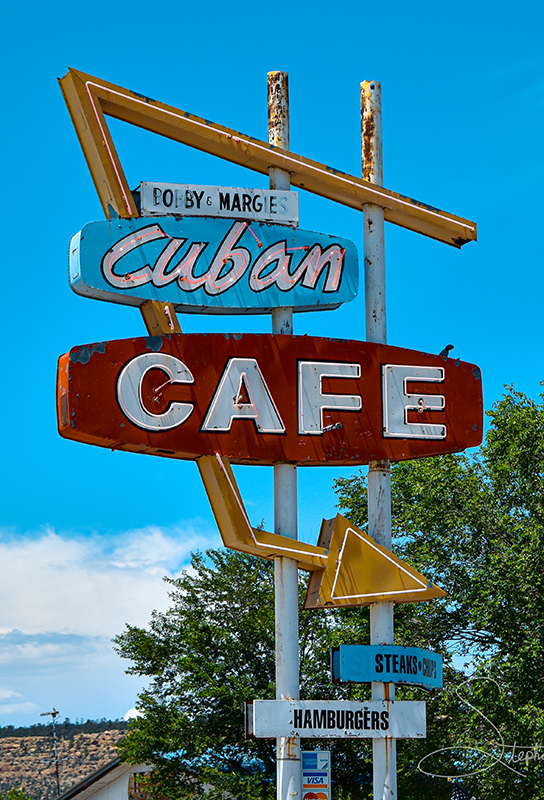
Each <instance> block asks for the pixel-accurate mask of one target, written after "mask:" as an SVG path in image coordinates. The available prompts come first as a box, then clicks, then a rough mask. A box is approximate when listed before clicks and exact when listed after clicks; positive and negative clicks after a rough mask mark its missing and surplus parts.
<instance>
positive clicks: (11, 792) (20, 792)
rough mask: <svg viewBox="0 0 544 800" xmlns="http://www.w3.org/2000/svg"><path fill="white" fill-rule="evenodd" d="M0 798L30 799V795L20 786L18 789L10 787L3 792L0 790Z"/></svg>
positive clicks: (9, 799) (8, 799)
mask: <svg viewBox="0 0 544 800" xmlns="http://www.w3.org/2000/svg"><path fill="white" fill-rule="evenodd" d="M0 800H31V797H30V796H29V795H28V794H26V793H25V790H24V789H23V788H22V787H21V788H20V789H15V788H14V787H12V788H11V789H8V791H7V792H6V793H5V794H2V793H1V792H0Z"/></svg>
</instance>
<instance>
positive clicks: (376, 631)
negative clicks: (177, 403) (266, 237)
mask: <svg viewBox="0 0 544 800" xmlns="http://www.w3.org/2000/svg"><path fill="white" fill-rule="evenodd" d="M381 128H382V110H381V86H380V84H379V82H378V81H363V83H361V143H362V161H363V178H364V179H365V180H367V181H371V182H372V183H376V184H377V185H379V186H383V166H382V130H381ZM363 217H364V261H365V305H366V308H365V316H366V338H367V341H369V342H380V343H382V344H386V342H387V326H386V308H385V253H384V212H383V208H380V207H379V206H375V205H371V204H368V205H365V206H363ZM368 532H369V534H370V535H371V536H372V537H373V538H374V539H375V540H376V541H377V542H378V543H379V544H382V545H384V546H385V547H387V548H390V547H391V464H390V462H389V461H371V462H370V464H369V465H368ZM370 643H371V644H393V643H394V628H393V603H373V604H372V605H371V606H370ZM372 699H373V700H394V699H395V684H394V683H377V682H373V683H372ZM372 767H373V798H374V800H397V748H396V741H395V740H394V739H373V740H372Z"/></svg>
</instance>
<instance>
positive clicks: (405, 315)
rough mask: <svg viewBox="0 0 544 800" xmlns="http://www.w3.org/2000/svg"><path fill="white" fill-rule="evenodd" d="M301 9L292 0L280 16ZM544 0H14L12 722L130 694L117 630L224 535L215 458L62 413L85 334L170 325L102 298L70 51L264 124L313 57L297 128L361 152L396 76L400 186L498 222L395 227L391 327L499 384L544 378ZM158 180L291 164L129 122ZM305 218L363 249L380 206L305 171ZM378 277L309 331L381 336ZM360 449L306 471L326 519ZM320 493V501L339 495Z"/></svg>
mask: <svg viewBox="0 0 544 800" xmlns="http://www.w3.org/2000/svg"><path fill="white" fill-rule="evenodd" d="M281 10H283V11H284V12H285V14H284V16H283V17H280V16H279V14H280V12H281ZM543 17H544V13H543V7H542V5H541V4H540V3H534V2H529V3H524V4H521V5H518V6H517V7H516V9H515V13H513V12H512V7H511V5H510V4H506V3H505V2H497V3H495V4H493V5H492V6H490V5H489V4H488V3H482V2H471V3H468V2H464V1H461V2H457V3H455V4H436V3H430V2H421V3H418V4H409V3H405V2H397V1H396V0H392V2H384V3H382V4H380V5H375V4H373V5H372V6H371V5H370V4H369V5H366V4H364V3H362V2H360V3H356V2H351V0H348V2H342V3H337V4H330V3H325V2H322V1H321V0H317V2H312V3H309V2H299V3H294V4H291V6H289V7H286V6H285V7H282V6H278V7H275V8H274V11H272V10H271V8H270V7H268V6H262V5H260V4H253V3H249V2H247V0H239V1H238V2H237V3H235V4H227V3H222V2H216V0H208V2H207V3H205V4H196V3H186V2H178V3H176V4H172V3H165V2H162V1H161V0H158V1H156V2H154V3H153V4H152V5H151V4H149V5H148V4H145V3H143V2H141V0H137V1H136V2H134V3H132V4H111V3H105V2H102V0H98V2H95V3H93V4H92V6H88V5H79V6H78V5H75V4H72V5H68V4H60V3H58V2H52V3H48V4H42V3H37V2H30V3H27V4H26V5H25V7H24V10H23V11H21V10H16V9H15V7H14V6H13V5H11V6H10V7H9V8H8V9H7V10H6V11H5V12H4V23H5V24H4V33H3V41H2V47H1V48H0V60H1V64H2V75H3V76H4V90H3V98H4V119H5V124H4V126H3V130H2V133H1V136H2V152H3V155H4V159H3V168H2V178H3V192H2V196H3V198H4V209H5V211H6V212H7V225H6V226H5V227H4V236H3V288H4V292H3V297H4V303H3V308H4V319H3V331H4V336H3V340H4V343H5V350H4V363H5V368H4V370H3V372H2V395H1V396H2V406H3V416H4V420H5V423H4V430H3V437H2V438H3V445H4V447H3V450H4V462H3V463H4V468H3V471H2V481H1V482H0V493H1V498H0V500H1V502H0V551H1V554H2V564H3V570H2V573H3V579H2V584H1V588H0V665H1V671H0V724H3V725H6V724H32V723H35V722H38V721H40V718H39V712H40V711H44V710H49V708H50V707H51V706H53V705H54V706H55V707H56V708H58V709H59V710H60V711H61V715H62V716H63V717H64V716H69V717H71V718H72V719H75V718H76V717H79V718H87V717H91V718H96V717H103V716H104V717H119V716H123V714H124V713H125V712H126V711H127V709H129V708H130V707H131V706H133V705H134V699H135V693H136V691H137V688H138V686H139V684H138V681H137V680H136V679H135V678H129V677H127V676H125V675H124V674H123V669H124V664H123V663H122V662H120V660H119V659H118V658H117V656H115V655H114V654H113V653H112V651H111V646H110V639H111V637H112V636H113V635H115V634H116V633H118V632H120V631H121V630H122V628H123V626H124V624H125V623H126V622H129V623H131V624H139V625H143V624H145V623H146V621H147V619H148V618H149V614H150V612H151V609H153V608H166V605H167V596H166V587H165V585H164V583H163V582H162V576H163V575H167V574H168V575H175V574H179V572H180V570H181V569H182V568H183V566H184V564H186V563H187V554H188V552H189V551H190V550H191V549H194V548H196V547H200V548H202V547H206V546H219V538H218V535H217V533H216V530H215V526H214V523H213V519H212V517H211V513H210V511H209V508H208V505H207V500H206V497H205V494H204V491H203V489H202V486H201V484H200V479H199V477H198V473H197V469H196V467H195V465H194V464H192V463H189V462H174V461H171V460H169V459H158V458H151V457H147V456H140V455H132V454H128V453H120V452H116V453H111V452H109V451H108V450H102V449H99V448H93V447H89V446H86V445H80V444H76V443H73V442H68V441H65V440H63V439H61V438H60V437H59V436H58V434H57V432H56V420H55V371H56V361H57V358H58V356H59V355H60V354H61V353H64V352H66V351H67V350H69V349H70V348H71V347H73V346H75V345H77V344H84V343H89V342H96V341H101V340H105V339H120V338H128V337H131V336H138V335H142V334H143V333H144V328H143V323H142V321H141V318H140V315H139V313H138V311H137V310H136V309H131V308H127V307H123V306H117V305H113V304H107V303H98V302H95V301H92V300H87V299H84V298H81V297H78V296H76V295H75V294H73V293H72V292H71V290H70V287H69V285H68V279H67V249H68V242H69V239H70V237H71V236H72V234H74V233H75V232H77V231H79V230H80V229H81V228H82V227H83V226H84V225H85V224H86V223H87V222H90V221H92V220H98V219H102V217H103V215H102V211H101V208H100V205H99V202H98V198H97V196H96V193H95V190H94V187H93V185H92V182H91V179H90V175H89V173H88V170H87V167H86V165H85V162H84V159H83V155H82V153H81V150H80V147H79V144H78V142H77V139H76V136H75V133H74V130H73V128H72V125H71V122H70V120H69V117H68V113H67V111H66V108H65V105H64V101H63V99H62V96H61V93H60V90H59V88H58V85H57V82H56V78H58V77H61V76H62V75H64V74H65V73H66V71H67V69H68V67H74V68H76V69H79V70H82V71H84V72H88V73H90V74H92V75H95V76H97V77H99V78H103V79H105V80H107V81H111V82H113V83H117V84H119V85H121V86H124V87H127V88H130V89H133V90H135V91H138V92H141V93H142V94H146V95H148V96H150V97H154V98H156V99H158V100H161V101H163V102H166V103H169V104H171V105H174V106H177V107H179V108H182V109H184V110H187V111H190V112H192V113H194V114H197V115H199V116H202V117H205V118H207V119H210V120H214V121H216V122H218V123H221V124H223V125H227V126H229V127H232V128H235V129H237V130H240V131H243V132H244V133H248V134H250V135H253V136H256V137H258V138H262V139H265V138H266V136H267V119H266V75H267V72H268V71H270V70H275V69H280V70H285V71H287V72H288V73H289V82H290V100H291V148H292V150H294V151H295V152H298V153H301V154H302V155H305V156H308V157H310V158H312V159H315V160H318V161H322V162H324V163H326V164H328V165H331V166H333V167H336V168H338V169H341V170H344V171H347V172H350V173H352V174H355V175H359V174H360V170H361V166H360V138H359V137H360V134H359V130H360V121H359V84H360V82H361V81H362V80H365V79H373V80H379V81H381V84H382V105H383V139H384V185H385V186H386V187H387V188H389V189H392V190H395V191H398V192H401V193H403V194H407V195H409V196H411V197H414V198H416V199H417V200H420V201H422V202H426V203H429V204H432V205H435V206H438V207H440V208H443V209H445V210H446V211H449V212H451V213H453V214H456V215H458V216H461V217H465V218H468V219H471V220H475V221H476V222H477V224H478V242H477V243H470V244H468V245H466V246H465V247H464V248H463V249H462V250H461V251H457V250H455V249H453V248H449V247H447V246H446V245H443V244H440V243H438V242H434V241H431V240H429V239H427V238H425V237H422V236H419V235H417V234H415V233H411V232H409V231H404V230H401V229H399V228H397V227H395V226H393V225H388V226H386V265H387V267H386V268H387V304H388V340H389V342H390V343H391V344H395V345H400V346H403V347H411V348H415V349H418V350H425V351H428V352H434V353H438V352H439V351H440V350H441V349H442V348H443V347H444V345H445V344H447V343H452V344H454V345H455V350H454V351H453V355H455V356H456V357H458V358H461V359H463V360H466V361H471V362H474V363H476V364H478V365H479V366H480V367H481V370H482V375H483V381H484V400H485V404H486V407H489V406H490V405H491V404H492V403H493V402H494V401H495V400H497V399H498V398H499V397H500V395H501V393H502V391H503V385H504V384H511V383H513V384H514V386H515V387H516V388H517V389H519V390H523V391H525V392H527V393H528V394H529V395H530V396H532V397H534V398H537V397H538V395H539V393H540V380H542V379H544V369H543V368H542V356H541V342H542V328H543V317H542V313H541V304H542V297H543V289H544V279H543V277H542V255H541V251H542V245H541V228H542V226H541V224H540V218H541V214H542V212H541V207H540V206H541V203H540V201H539V200H538V197H539V196H540V189H541V186H542V185H543V183H544V157H543V155H542V141H543V139H542V131H543V129H544V57H543V55H542V41H541V39H542V30H543V29H544V26H543V22H544V19H543ZM111 130H112V132H113V135H114V139H115V142H116V145H117V149H118V152H119V154H120V157H121V161H122V163H123V166H124V168H125V171H126V173H127V176H128V178H129V182H130V184H131V185H132V186H136V185H137V184H138V183H139V182H140V181H141V180H153V181H165V182H180V183H197V184H211V185H227V186H260V187H265V185H266V183H265V179H264V178H263V177H261V176H258V175H255V174H253V173H250V172H248V171H246V170H243V169H241V168H237V167H235V166H233V165H229V164H226V163H223V162H222V161H220V160H218V159H215V158H213V157H211V156H206V155H204V154H200V153H197V152H196V151H192V150H191V149H189V148H186V147H184V146H182V145H178V144H175V143H172V142H168V141H166V140H162V139H161V138H160V137H157V136H154V135H152V134H149V133H146V132H144V131H140V130H137V129H135V128H133V127H131V126H128V125H125V124H123V123H119V122H114V121H112V124H111ZM299 200H300V224H301V226H302V227H304V228H309V229H313V230H317V231H323V232H326V233H334V234H336V235H339V236H344V237H347V238H350V239H351V240H352V241H354V242H355V243H356V244H357V246H358V247H359V248H361V247H362V219H361V215H360V214H359V213H358V212H356V211H352V210H350V209H346V208H343V207H339V206H335V205H334V204H332V203H330V202H328V201H325V200H323V199H320V198H317V197H314V196H312V195H308V194H306V193H304V192H300V198H299ZM363 320H364V297H363V294H362V293H361V295H360V296H359V298H358V299H357V300H355V301H354V302H352V303H351V304H349V305H346V306H344V307H343V308H341V309H339V310H338V311H334V312H323V313H321V314H317V313H311V314H301V315H297V316H296V317H295V332H296V333H300V334H302V333H308V334H314V335H329V334H334V335H335V336H340V337H342V338H353V339H362V338H364V324H363ZM181 324H182V327H183V330H184V331H186V332H193V331H195V332H196V331H225V332H238V331H241V332H245V331H259V332H267V331H269V330H270V327H269V326H270V320H269V318H267V317H262V318H244V317H220V318H218V317H206V316H184V315H181ZM347 474H349V470H340V469H330V468H323V469H321V468H317V469H307V470H300V477H299V504H300V519H299V525H300V533H301V536H302V537H303V538H305V539H307V540H310V541H315V537H316V535H317V531H318V528H319V523H320V520H321V518H322V517H330V516H332V515H334V513H335V509H334V503H335V496H334V493H333V492H332V491H331V484H332V481H333V479H334V478H335V477H338V476H340V475H347ZM237 475H238V478H239V482H240V485H241V489H242V493H243V495H244V497H245V499H246V502H247V505H248V508H249V511H250V514H251V515H252V519H253V521H254V522H255V523H258V522H260V520H261V519H262V518H264V519H265V523H266V524H267V526H268V527H270V526H271V525H272V513H271V500H272V478H271V471H270V470H266V469H264V468H255V467H244V468H241V469H239V470H238V471H237ZM316 497H317V498H319V501H318V502H316Z"/></svg>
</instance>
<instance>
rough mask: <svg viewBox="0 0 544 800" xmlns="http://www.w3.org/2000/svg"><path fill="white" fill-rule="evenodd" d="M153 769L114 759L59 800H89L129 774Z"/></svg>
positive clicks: (62, 795) (144, 765)
mask: <svg viewBox="0 0 544 800" xmlns="http://www.w3.org/2000/svg"><path fill="white" fill-rule="evenodd" d="M152 769H153V767H151V766H150V765H149V764H127V763H126V762H125V761H121V759H120V758H119V757H118V758H114V759H113V761H110V763H109V764H106V766H104V767H101V768H100V769H97V770H96V772H93V773H92V775H89V776H88V777H87V778H85V779H84V780H82V781H80V782H79V783H76V785H75V786H72V788H71V789H69V790H68V791H67V792H63V793H62V794H61V795H59V797H58V800H73V798H75V797H77V800H87V798H90V797H92V795H93V794H95V793H96V792H98V791H99V790H100V789H102V788H103V787H104V786H107V785H108V784H109V783H111V782H112V781H114V780H117V778H120V777H122V776H123V775H126V774H127V773H136V772H150V771H151V770H152Z"/></svg>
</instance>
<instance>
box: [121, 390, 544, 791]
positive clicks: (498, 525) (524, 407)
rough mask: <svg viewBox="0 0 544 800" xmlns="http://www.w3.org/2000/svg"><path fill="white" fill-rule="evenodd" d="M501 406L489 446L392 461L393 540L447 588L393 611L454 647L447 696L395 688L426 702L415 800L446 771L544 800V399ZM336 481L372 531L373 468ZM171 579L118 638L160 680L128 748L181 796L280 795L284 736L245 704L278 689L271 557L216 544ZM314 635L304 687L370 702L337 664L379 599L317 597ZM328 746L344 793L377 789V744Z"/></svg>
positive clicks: (408, 786)
mask: <svg viewBox="0 0 544 800" xmlns="http://www.w3.org/2000/svg"><path fill="white" fill-rule="evenodd" d="M489 419H490V428H489V432H488V435H487V438H486V442H485V444H484V445H483V446H482V448H481V449H480V450H479V451H478V452H477V453H475V454H472V455H464V454H460V455H453V456H446V457H439V458H431V459H420V460H414V461H411V462H403V463H400V464H397V465H395V466H394V467H393V470H392V489H393V527H394V540H395V541H394V547H393V549H394V551H395V552H396V553H397V554H398V555H400V556H401V557H402V558H404V559H405V560H406V561H408V562H409V563H410V564H412V565H413V566H415V567H416V568H418V569H420V570H421V571H422V572H423V574H425V575H427V576H428V577H429V578H431V579H432V580H433V581H435V582H436V583H438V584H439V585H440V586H442V587H443V588H444V589H445V590H446V591H447V592H448V597H447V598H446V599H445V600H442V601H435V602H432V603H418V604H406V605H402V606H398V607H397V609H396V612H395V641H396V643H397V644H402V645H406V646H408V645H411V646H419V647H426V648H429V649H432V650H435V651H437V652H441V653H442V654H443V656H444V660H445V661H444V663H445V670H444V671H445V684H444V690H443V691H442V692H437V693H435V694H434V695H427V694H425V693H423V691H422V690H420V689H416V688H413V687H404V688H399V689H398V690H397V697H398V698H399V699H410V698H415V699H416V698H417V699H426V700H427V738H426V739H424V740H413V741H411V740H407V741H399V742H398V772H399V797H402V798H404V800H427V798H428V799H429V800H431V798H432V800H442V798H443V799H444V800H446V798H448V800H449V798H450V797H451V784H450V783H448V782H447V781H446V779H445V778H444V777H436V776H444V775H462V776H466V777H461V778H460V783H461V784H462V785H463V786H464V787H465V788H466V789H467V790H469V791H471V792H472V793H473V794H474V795H475V796H476V797H480V798H485V797H493V798H494V800H511V798H514V797H515V798H516V800H525V799H527V800H528V798H542V799H543V800H544V746H543V745H544V735H543V734H544V711H543V709H544V681H542V679H541V673H542V668H543V663H544V659H543V634H542V625H543V622H544V593H543V591H542V589H543V586H542V584H543V581H544V549H543V544H544V542H543V538H544V492H543V490H544V485H543V484H544V404H543V403H535V402H533V401H532V400H530V399H529V398H527V397H526V396H525V395H523V394H520V393H517V392H514V391H513V390H512V389H511V388H509V389H508V391H507V393H506V395H505V396H504V398H503V399H502V400H500V401H499V402H498V403H497V404H495V406H494V407H493V409H492V410H491V411H490V412H489ZM336 488H337V491H338V495H339V504H340V508H341V510H342V512H343V513H344V514H345V515H346V516H348V517H349V518H350V519H351V520H352V521H353V522H355V523H356V524H358V525H360V526H361V527H362V528H365V527H366V526H367V506H366V486H365V478H364V475H363V473H362V472H361V473H359V474H358V475H356V476H354V477H352V478H348V479H340V480H338V481H336ZM170 584H171V587H172V592H171V598H172V605H171V607H170V609H169V610H168V611H167V612H165V613H158V612H154V613H153V615H152V619H151V623H150V625H149V627H148V629H141V628H134V627H127V629H126V631H125V632H124V633H123V634H121V635H120V636H118V637H117V639H116V646H117V649H118V652H119V653H120V655H121V656H123V657H124V658H127V659H130V660H131V662H132V666H131V667H130V669H129V670H128V671H129V672H131V673H133V674H138V675H141V676H145V677H147V678H149V679H150V685H149V688H148V689H147V690H145V691H143V692H142V693H141V694H140V697H139V701H138V709H139V711H140V712H141V713H142V715H143V716H141V717H140V718H138V719H136V720H135V721H134V722H133V723H132V724H131V730H130V732H129V734H128V736H127V737H126V738H125V739H124V741H123V743H122V745H121V751H122V754H123V756H124V757H125V758H127V759H129V760H131V761H134V762H142V761H146V762H148V763H153V764H155V765H156V767H157V771H156V775H155V777H154V779H153V780H154V785H155V786H156V788H157V791H158V792H159V793H160V794H162V795H163V796H165V797H172V798H180V799H181V798H190V797H193V798H194V797H198V796H200V795H199V793H200V792H201V791H202V788H201V787H202V784H203V783H205V782H207V783H209V784H211V785H213V786H214V787H215V790H216V792H217V796H218V797H219V796H220V794H221V792H224V791H225V790H227V791H229V792H230V793H231V795H232V796H233V797H236V798H248V799H249V798H251V800H268V799H269V798H273V797H275V789H274V779H275V752H274V751H275V743H274V742H273V741H268V740H255V741H247V740H246V739H245V737H244V730H243V713H242V705H243V703H244V702H245V701H246V700H253V699H256V698H264V699H266V698H273V697H274V694H275V691H274V612H273V567H272V565H271V564H270V563H269V562H266V561H264V560H261V559H257V558H254V557H251V556H247V555H243V554H241V553H236V552H232V551H227V550H220V551H208V552H207V553H206V554H205V555H202V554H196V555H194V556H193V558H192V562H191V567H190V569H189V570H187V571H186V572H185V573H184V574H183V575H182V577H181V578H179V579H178V580H175V581H170ZM302 596H303V592H302V587H301V598H302ZM300 638H301V696H302V697H303V698H306V699H324V698H333V697H342V698H346V699H348V698H349V699H352V698H353V699H366V698H368V697H369V688H368V686H354V685H350V686H332V685H331V683H330V668H329V648H330V647H331V646H332V645H337V644H368V643H369V623H368V610H367V609H344V610H336V611H317V612H303V611H302V610H301V613H300ZM463 662H466V664H467V665H468V667H467V669H466V670H463V669H461V667H462V665H463ZM466 672H468V673H469V674H470V675H471V676H472V678H473V679H472V680H470V681H469V682H466V674H465V673H466ZM320 745H321V746H322V747H324V748H326V749H331V750H332V751H333V770H334V786H335V792H336V794H335V798H336V800H341V798H345V799H346V800H347V799H348V798H353V800H354V799H355V798H365V797H371V796H372V795H371V747H370V745H369V742H368V740H367V741H364V740H363V741H359V742H351V741H344V740H327V741H324V742H318V741H315V740H313V741H311V742H306V746H308V747H309V748H312V749H313V748H316V747H319V746H320ZM514 745H515V746H516V747H517V748H518V749H517V750H515V751H514V752H515V757H516V759H517V760H516V761H514V759H513V758H512V747H513V746H514ZM505 746H508V747H505ZM535 747H537V749H536V750H535V749H534V748H535ZM520 748H521V749H520ZM523 748H526V749H523ZM538 748H540V749H538ZM433 753H434V755H433ZM530 754H532V755H530ZM418 765H419V767H418ZM514 770H515V771H514ZM428 773H430V774H428ZM468 773H475V774H472V775H468ZM208 796H209V797H210V798H212V797H213V796H214V792H212V794H211V795H208Z"/></svg>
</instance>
